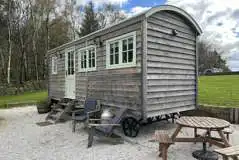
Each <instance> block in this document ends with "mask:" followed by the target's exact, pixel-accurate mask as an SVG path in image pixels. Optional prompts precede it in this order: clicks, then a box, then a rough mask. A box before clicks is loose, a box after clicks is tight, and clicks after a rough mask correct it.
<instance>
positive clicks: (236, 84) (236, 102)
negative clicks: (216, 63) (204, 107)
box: [199, 75, 239, 107]
mask: <svg viewBox="0 0 239 160" xmlns="http://www.w3.org/2000/svg"><path fill="white" fill-rule="evenodd" d="M199 103H200V104H210V105H215V106H228V107H239V75H220V76H201V77H200V78H199Z"/></svg>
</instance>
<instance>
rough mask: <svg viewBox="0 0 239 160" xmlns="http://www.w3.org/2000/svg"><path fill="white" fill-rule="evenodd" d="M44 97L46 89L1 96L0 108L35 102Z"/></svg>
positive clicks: (42, 99)
mask: <svg viewBox="0 0 239 160" xmlns="http://www.w3.org/2000/svg"><path fill="white" fill-rule="evenodd" d="M46 98H47V91H38V92H31V93H24V94H21V95H14V96H1V97H0V108H7V107H12V106H19V105H30V104H36V103H37V102H40V101H44V100H46Z"/></svg>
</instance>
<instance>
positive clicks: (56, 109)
mask: <svg viewBox="0 0 239 160" xmlns="http://www.w3.org/2000/svg"><path fill="white" fill-rule="evenodd" d="M53 111H56V112H63V111H64V109H62V108H53Z"/></svg>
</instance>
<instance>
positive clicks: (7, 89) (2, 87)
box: [0, 80, 47, 96]
mask: <svg viewBox="0 0 239 160" xmlns="http://www.w3.org/2000/svg"><path fill="white" fill-rule="evenodd" d="M45 89H47V81H46V80H39V81H29V82H24V83H23V84H0V96H6V95H17V94H21V93H24V92H33V91H39V90H45Z"/></svg>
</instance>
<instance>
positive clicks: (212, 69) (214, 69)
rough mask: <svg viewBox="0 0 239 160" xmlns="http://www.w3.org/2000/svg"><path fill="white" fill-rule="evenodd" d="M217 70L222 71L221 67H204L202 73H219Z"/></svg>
mask: <svg viewBox="0 0 239 160" xmlns="http://www.w3.org/2000/svg"><path fill="white" fill-rule="evenodd" d="M219 72H223V69H221V68H211V69H205V70H204V72H203V74H212V73H219Z"/></svg>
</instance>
